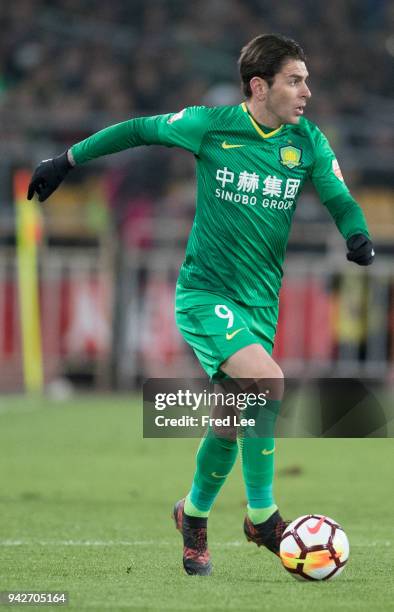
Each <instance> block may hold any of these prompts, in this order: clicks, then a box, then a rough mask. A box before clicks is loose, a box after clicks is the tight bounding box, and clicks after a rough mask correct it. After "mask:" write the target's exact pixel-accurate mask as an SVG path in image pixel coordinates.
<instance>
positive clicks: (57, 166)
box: [27, 151, 72, 202]
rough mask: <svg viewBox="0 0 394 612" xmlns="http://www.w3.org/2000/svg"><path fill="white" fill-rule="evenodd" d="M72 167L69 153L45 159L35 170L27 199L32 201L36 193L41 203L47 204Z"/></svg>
mask: <svg viewBox="0 0 394 612" xmlns="http://www.w3.org/2000/svg"><path fill="white" fill-rule="evenodd" d="M71 168H72V165H71V164H70V162H69V161H68V157H67V151H66V152H65V153H62V154H61V155H58V157H54V158H53V159H45V160H44V161H42V162H41V163H40V164H38V166H37V168H36V169H35V170H34V173H33V176H32V177H31V181H30V184H29V189H28V191H27V199H28V200H31V199H32V197H33V196H34V194H35V193H36V194H37V196H38V199H39V201H40V202H45V200H46V199H47V198H49V196H50V195H51V194H52V193H53V192H54V191H55V189H57V188H58V187H59V185H60V183H61V182H62V181H63V179H64V178H65V176H66V174H67V173H68V172H69V170H71Z"/></svg>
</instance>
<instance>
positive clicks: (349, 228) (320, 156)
mask: <svg viewBox="0 0 394 612" xmlns="http://www.w3.org/2000/svg"><path fill="white" fill-rule="evenodd" d="M313 141H314V151H315V160H314V164H313V167H312V171H311V179H312V182H313V184H314V186H315V187H316V190H317V192H318V194H319V196H320V199H321V201H322V202H323V204H324V206H326V208H327V209H328V211H329V213H330V215H331V216H332V218H333V219H334V221H335V223H336V226H337V227H338V229H339V231H340V232H341V234H342V236H343V237H344V238H345V240H346V245H347V248H348V253H347V259H348V260H349V261H354V262H355V263H357V264H359V265H360V266H368V265H370V264H371V263H372V262H373V259H374V256H375V252H374V249H373V244H372V242H371V240H370V236H369V231H368V226H367V222H366V220H365V217H364V213H363V211H362V209H361V207H360V206H359V204H357V202H356V201H355V200H354V198H353V197H352V196H351V194H350V192H349V189H348V188H347V186H346V184H345V182H344V180H343V177H342V173H341V170H340V167H339V164H338V161H337V159H336V157H335V154H334V152H333V150H332V149H331V147H330V145H329V142H328V140H327V138H326V137H325V136H324V134H322V133H321V132H320V130H317V129H316V132H315V134H314V135H313Z"/></svg>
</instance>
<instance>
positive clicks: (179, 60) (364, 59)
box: [0, 0, 394, 208]
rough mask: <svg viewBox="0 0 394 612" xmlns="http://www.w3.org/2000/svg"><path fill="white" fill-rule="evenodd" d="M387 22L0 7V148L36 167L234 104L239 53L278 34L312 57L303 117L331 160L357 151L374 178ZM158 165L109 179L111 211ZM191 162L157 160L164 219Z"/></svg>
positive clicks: (133, 4) (340, 4)
mask: <svg viewBox="0 0 394 612" xmlns="http://www.w3.org/2000/svg"><path fill="white" fill-rule="evenodd" d="M393 21H394V4H393V3H392V2H389V0H346V1H344V0H330V2H329V5H328V4H327V3H326V2H316V0H302V1H300V2H294V0H283V1H281V2H277V3H274V2H272V0H199V1H197V2H185V1H184V0H149V1H147V0H132V1H129V2H125V0H111V1H110V2H108V1H107V0H83V1H82V0H13V2H11V3H1V4H0V25H1V32H2V35H1V38H0V110H1V114H2V117H3V121H2V124H1V126H0V134H1V139H0V140H1V142H2V144H0V148H1V150H2V152H4V148H5V147H6V148H7V155H6V158H9V157H10V155H11V154H12V155H14V156H15V157H16V158H18V159H19V160H20V159H21V158H22V159H23V158H24V159H25V160H31V161H34V162H36V161H39V159H41V158H42V157H43V156H46V157H48V156H50V155H51V154H53V153H55V152H56V151H59V149H60V150H63V149H62V148H61V147H63V146H64V145H66V146H68V145H69V144H71V143H72V142H75V141H77V140H80V139H81V138H83V137H85V136H87V135H88V134H90V133H91V132H93V131H96V130H97V129H100V128H101V127H104V126H105V125H108V124H109V123H115V122H118V121H122V120H125V119H128V118H130V117H133V116H138V115H142V114H155V113H161V112H170V111H176V110H179V109H181V108H183V107H184V106H187V105H193V104H207V105H215V104H228V103H230V104H232V103H238V102H239V101H241V100H242V95H241V91H240V86H239V78H238V72H237V65H236V60H237V58H238V55H239V52H240V49H241V48H242V46H243V45H244V44H245V43H246V42H247V41H248V40H250V39H251V38H252V37H253V36H255V35H257V34H260V33H268V32H279V33H282V34H284V35H287V36H290V37H292V38H295V39H296V40H297V41H299V42H300V44H301V45H302V46H303V47H304V50H305V52H306V54H307V58H308V69H309V72H310V87H311V90H312V94H313V97H312V101H311V104H310V109H309V112H308V116H309V117H310V118H311V119H313V120H317V121H318V122H319V124H320V125H322V126H323V128H326V127H327V130H328V134H329V137H330V139H332V142H333V145H334V147H335V146H336V145H338V146H339V147H340V148H342V149H346V147H347V146H348V145H349V146H357V145H359V144H361V145H362V147H364V148H362V149H360V156H359V159H357V164H358V165H359V167H361V165H360V164H362V163H364V167H365V166H367V165H368V164H369V163H370V160H375V166H376V165H378V164H377V162H376V160H377V158H376V155H375V153H374V150H373V149H371V148H370V147H373V146H374V147H375V148H376V150H377V151H379V152H380V155H381V159H382V160H383V161H385V160H389V159H392V153H393V152H392V148H390V147H391V145H390V135H389V133H387V130H386V127H385V125H384V124H379V125H377V124H374V126H373V129H371V127H372V121H375V118H376V117H378V118H380V119H381V118H382V117H384V116H385V115H386V114H389V102H388V101H389V99H390V96H392V93H393V86H394V80H393V78H392V61H393V56H394V35H393V32H392V27H391V26H392V23H393ZM338 120H339V121H340V122H341V123H339V124H338V123H337V121H338ZM355 121H356V122H357V121H358V123H356V124H354V122H355ZM338 125H340V126H341V127H338ZM353 125H355V126H356V127H352V126H353ZM361 125H362V127H363V130H360V129H359V126H361ZM362 151H364V153H362ZM363 154H364V158H365V156H366V158H365V159H364V161H363V158H362V155H363ZM154 155H155V154H149V155H147V154H145V153H143V152H141V153H139V168H138V171H137V170H136V171H135V172H132V173H131V174H130V172H129V171H128V170H126V165H127V163H128V162H127V155H126V157H125V158H124V161H123V162H122V163H124V169H123V172H122V170H120V171H118V170H115V171H114V174H112V175H110V177H109V187H108V189H109V192H110V193H111V194H112V195H111V198H112V199H113V198H115V199H117V202H118V203H119V201H120V200H122V198H123V199H124V198H126V199H127V198H128V195H127V193H128V192H127V190H126V191H125V189H126V188H125V184H126V187H127V184H128V183H130V181H131V182H132V184H133V186H134V191H135V196H136V197H140V195H141V194H142V196H141V197H142V198H143V197H144V194H145V193H146V192H147V191H149V188H148V187H147V185H148V186H149V185H150V186H151V185H152V180H151V178H152V164H154V163H156V162H157V159H156V158H155V157H154ZM159 157H160V156H159ZM347 159H348V162H349V164H350V163H351V162H352V161H354V160H353V158H352V155H348V157H347ZM192 162H193V160H192V159H190V161H185V158H184V157H183V156H182V154H181V155H179V154H178V153H176V152H175V153H171V155H170V156H167V157H165V158H164V157H163V158H160V160H159V163H160V164H164V165H162V166H161V168H162V169H163V168H164V167H165V168H166V171H167V176H170V177H171V181H172V182H171V184H170V188H169V189H168V185H167V183H166V184H165V185H164V184H163V181H161V182H160V180H157V181H155V187H154V189H153V191H155V193H153V191H152V189H151V190H150V191H149V195H150V198H153V199H155V198H156V197H157V196H158V194H159V193H160V194H161V195H162V196H163V195H164V196H165V195H166V193H167V194H168V192H170V193H171V206H172V207H174V206H175V207H177V206H178V204H177V202H178V201H179V207H181V206H182V204H181V202H182V201H184V199H185V194H184V190H185V189H186V190H187V189H188V187H187V186H186V185H185V184H182V181H180V182H179V181H177V178H178V177H181V178H182V177H184V178H185V177H186V178H188V179H190V177H191V176H192V175H193V165H192ZM110 163H111V162H110ZM379 164H380V162H379ZM380 165H381V164H380ZM144 168H146V170H144ZM379 180H380V179H379ZM136 185H139V187H138V188H136ZM175 192H176V193H178V194H180V195H179V198H178V199H177V197H176V196H174V193H175ZM0 199H2V195H1V194H0ZM188 199H189V198H188ZM125 208H127V205H125Z"/></svg>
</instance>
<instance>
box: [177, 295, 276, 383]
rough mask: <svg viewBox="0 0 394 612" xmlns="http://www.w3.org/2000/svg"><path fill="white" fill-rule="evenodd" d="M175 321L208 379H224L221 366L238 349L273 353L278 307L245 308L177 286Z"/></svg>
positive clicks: (225, 299)
mask: <svg viewBox="0 0 394 612" xmlns="http://www.w3.org/2000/svg"><path fill="white" fill-rule="evenodd" d="M175 320H176V324H177V326H178V329H179V331H180V332H181V334H182V336H183V337H184V339H185V340H186V342H187V343H188V344H189V345H190V346H191V347H192V349H193V351H194V352H195V354H196V355H197V358H198V360H199V362H200V364H201V366H202V367H203V368H204V370H205V371H206V373H207V374H208V376H209V377H210V378H211V379H212V378H223V377H225V374H224V373H223V372H221V371H220V366H221V364H222V363H223V362H224V361H226V359H228V358H229V357H230V356H231V355H233V354H234V353H236V352H237V351H239V350H240V349H241V348H244V347H245V346H248V345H249V344H261V345H262V346H263V347H264V348H265V350H266V351H267V352H268V353H269V354H271V353H272V349H273V346H274V338H275V332H276V325H277V321H278V304H275V305H274V306H266V307H262V306H258V307H255V306H245V305H242V304H239V303H237V302H234V301H233V300H231V299H230V298H227V297H223V296H222V295H217V294H216V293H211V292H210V291H202V290H199V289H184V288H182V287H180V286H179V285H177V289H176V294H175Z"/></svg>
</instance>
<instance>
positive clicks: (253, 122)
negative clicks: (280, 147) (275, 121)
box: [241, 102, 283, 138]
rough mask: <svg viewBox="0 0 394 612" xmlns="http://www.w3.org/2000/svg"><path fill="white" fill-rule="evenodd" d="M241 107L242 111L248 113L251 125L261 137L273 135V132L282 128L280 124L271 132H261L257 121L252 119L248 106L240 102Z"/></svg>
mask: <svg viewBox="0 0 394 612" xmlns="http://www.w3.org/2000/svg"><path fill="white" fill-rule="evenodd" d="M241 108H242V110H243V112H244V113H246V114H247V115H248V117H249V119H250V122H251V124H252V125H253V127H254V129H255V130H256V132H257V133H258V134H259V135H260V136H261V137H262V138H271V136H275V134H277V133H278V132H279V131H280V130H281V129H282V128H283V124H282V125H280V126H279V127H278V128H276V130H272V132H263V130H262V129H261V127H260V126H259V124H258V123H257V121H255V119H253V117H252V115H251V114H250V113H249V111H248V107H247V106H246V102H242V104H241Z"/></svg>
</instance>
